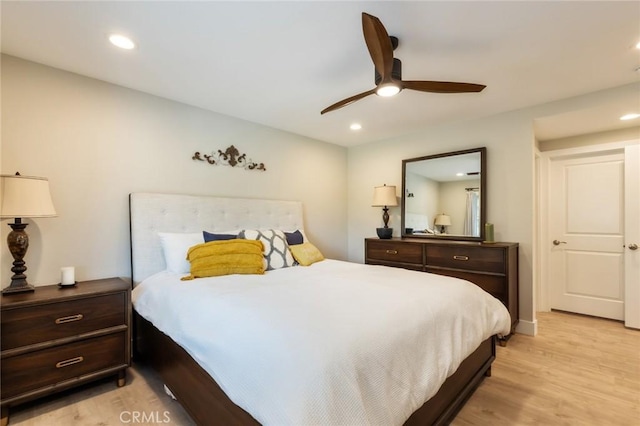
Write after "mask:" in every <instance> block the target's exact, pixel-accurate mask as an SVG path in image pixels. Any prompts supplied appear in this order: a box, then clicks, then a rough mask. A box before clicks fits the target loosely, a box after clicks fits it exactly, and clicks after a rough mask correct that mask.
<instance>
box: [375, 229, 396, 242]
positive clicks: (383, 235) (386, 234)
mask: <svg viewBox="0 0 640 426" xmlns="http://www.w3.org/2000/svg"><path fill="white" fill-rule="evenodd" d="M376 233H377V234H378V238H380V239H381V240H388V239H390V238H391V236H392V235H393V228H376Z"/></svg>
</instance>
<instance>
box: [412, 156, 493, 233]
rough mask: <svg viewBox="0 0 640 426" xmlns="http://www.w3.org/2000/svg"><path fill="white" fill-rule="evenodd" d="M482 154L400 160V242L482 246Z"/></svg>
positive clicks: (484, 181)
mask: <svg viewBox="0 0 640 426" xmlns="http://www.w3.org/2000/svg"><path fill="white" fill-rule="evenodd" d="M486 198H487V192H486V148H484V147H483V148H475V149H468V150H464V151H456V152H447V153H444V154H437V155H428V156H426V157H418V158H410V159H408V160H402V203H401V206H402V213H401V216H402V236H403V237H419V238H444V239H452V240H469V241H474V240H477V241H482V240H483V239H484V223H485V222H486V216H485V212H486V201H487V200H486Z"/></svg>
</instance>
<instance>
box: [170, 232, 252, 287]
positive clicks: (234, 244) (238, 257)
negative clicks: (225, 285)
mask: <svg viewBox="0 0 640 426" xmlns="http://www.w3.org/2000/svg"><path fill="white" fill-rule="evenodd" d="M262 251H263V245H262V242H261V241H256V240H241V239H236V240H225V241H211V242H208V243H202V244H198V245H195V246H193V247H191V248H190V249H189V251H188V252H187V260H188V261H189V262H190V263H191V274H190V275H188V276H186V277H182V278H181V279H182V280H183V281H184V280H192V279H194V278H203V277H217V276H221V275H231V274H260V275H261V274H264V262H263V256H262Z"/></svg>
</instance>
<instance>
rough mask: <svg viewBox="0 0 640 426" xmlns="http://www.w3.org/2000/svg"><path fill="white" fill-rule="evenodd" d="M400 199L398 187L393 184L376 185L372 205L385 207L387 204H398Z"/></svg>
mask: <svg viewBox="0 0 640 426" xmlns="http://www.w3.org/2000/svg"><path fill="white" fill-rule="evenodd" d="M397 205H398V199H397V198H396V187H395V186H394V185H391V186H387V185H384V186H376V187H375V188H374V189H373V202H372V203H371V206H372V207H385V206H397Z"/></svg>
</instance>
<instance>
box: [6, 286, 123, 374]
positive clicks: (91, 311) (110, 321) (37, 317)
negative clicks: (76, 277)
mask: <svg viewBox="0 0 640 426" xmlns="http://www.w3.org/2000/svg"><path fill="white" fill-rule="evenodd" d="M60 291H65V290H60ZM126 297H127V295H126V293H124V292H120V293H116V294H106V295H100V296H95V297H87V298H83V299H77V300H70V301H65V302H57V303H43V304H41V305H38V306H29V307H21V308H16V309H6V310H3V312H2V331H1V332H2V350H3V351H4V350H7V349H13V348H17V347H21V346H27V345H31V344H34V343H40V342H46V341H51V340H56V339H62V338H65V337H71V336H77V335H79V334H83V333H87V332H91V331H95V330H100V329H104V328H108V327H113V326H118V325H123V324H127V323H128V321H127V318H126V312H127V299H126ZM27 331H28V332H27ZM3 370H4V368H3ZM3 379H4V376H3Z"/></svg>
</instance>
